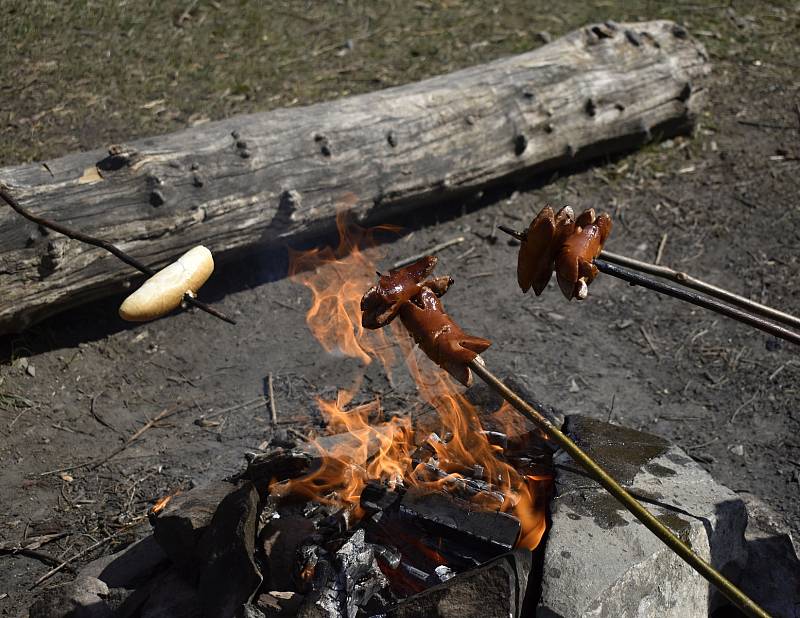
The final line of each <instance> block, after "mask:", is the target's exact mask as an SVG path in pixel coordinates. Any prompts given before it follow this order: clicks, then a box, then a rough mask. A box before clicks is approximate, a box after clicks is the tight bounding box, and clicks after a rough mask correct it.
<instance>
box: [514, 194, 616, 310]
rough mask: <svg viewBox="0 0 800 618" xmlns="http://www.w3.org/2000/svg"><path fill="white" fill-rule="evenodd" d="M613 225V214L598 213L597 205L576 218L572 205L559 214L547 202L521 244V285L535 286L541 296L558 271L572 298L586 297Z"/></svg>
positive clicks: (560, 283) (560, 282)
mask: <svg viewBox="0 0 800 618" xmlns="http://www.w3.org/2000/svg"><path fill="white" fill-rule="evenodd" d="M611 227H612V224H611V218H610V217H609V216H608V215H607V214H605V213H603V214H601V215H599V216H596V215H595V212H594V208H589V209H587V210H584V211H583V212H582V213H581V214H580V216H578V218H577V219H576V218H575V213H574V212H573V211H572V208H570V207H569V206H565V207H564V208H562V209H561V210H559V211H558V213H557V214H555V213H554V212H553V209H552V208H550V206H545V207H544V208H543V209H542V210H541V212H540V213H539V214H538V215H536V218H534V220H533V221H532V222H531V224H530V226H529V227H528V231H527V233H526V234H525V238H524V239H523V240H522V245H521V246H520V248H519V255H518V257H517V282H518V283H519V287H520V288H522V291H523V292H527V291H528V290H529V289H531V288H533V291H534V293H535V294H536V295H537V296H539V295H540V294H541V293H542V292H543V291H544V289H545V288H546V287H547V284H548V282H549V281H550V277H551V276H552V274H553V272H554V271H555V273H556V279H557V280H558V287H559V288H560V289H561V292H562V293H563V294H564V296H565V297H566V298H567V299H568V300H571V299H573V298H577V299H578V300H583V299H585V298H586V296H587V295H588V293H589V287H588V286H589V284H590V283H591V282H592V281H593V280H594V278H595V277H596V276H597V272H598V271H597V267H596V266H595V265H594V259H595V258H596V257H597V256H598V255H600V252H601V251H602V250H603V245H604V244H605V242H606V240H607V239H608V236H609V234H610V233H611Z"/></svg>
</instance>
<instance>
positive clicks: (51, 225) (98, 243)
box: [0, 183, 236, 324]
mask: <svg viewBox="0 0 800 618" xmlns="http://www.w3.org/2000/svg"><path fill="white" fill-rule="evenodd" d="M0 198H2V200H3V201H4V202H5V203H6V204H8V205H9V206H10V207H11V208H13V209H14V210H15V211H16V212H17V213H19V214H20V215H22V216H23V217H25V218H26V219H28V220H29V221H33V222H34V223H36V224H37V225H41V226H42V227H46V228H48V229H51V230H53V231H56V232H58V233H59V234H63V235H64V236H66V237H67V238H72V239H73V240H77V241H80V242H82V243H86V244H87V245H92V246H95V247H100V248H101V249H105V250H106V251H108V252H109V253H110V254H111V255H113V256H114V257H116V258H118V259H120V260H122V261H123V262H125V263H126V264H127V265H128V266H133V267H134V268H135V269H136V270H138V271H139V272H141V273H143V274H145V275H147V276H148V277H152V276H153V275H155V274H156V271H155V270H153V269H152V268H150V267H149V266H146V265H145V264H142V263H141V262H140V261H139V260H137V259H136V258H135V257H133V256H132V255H128V254H127V253H125V252H124V251H123V250H122V249H120V248H119V247H117V246H116V245H113V244H111V243H110V242H108V241H105V240H103V239H102V238H95V237H94V236H89V235H88V234H84V233H83V232H79V231H77V230H73V229H72V228H69V227H67V226H65V225H62V224H61V223H56V222H55V221H50V220H49V219H45V218H44V217H39V216H37V215H35V214H33V213H32V212H30V211H28V210H27V209H25V208H23V207H22V205H21V204H20V203H19V202H18V201H17V200H16V199H15V198H14V196H13V195H11V194H10V193H9V192H8V189H7V188H6V186H5V185H3V184H2V183H0ZM183 302H184V303H186V304H187V305H192V306H193V307H197V308H198V309H200V310H201V311H205V312H206V313H208V314H209V315H213V316H214V317H215V318H219V319H220V320H223V321H224V322H227V323H228V324H236V321H235V320H233V318H229V317H228V316H227V315H225V314H224V313H222V312H221V311H218V310H217V309H214V308H213V307H211V306H210V305H207V304H206V303H204V302H201V301H199V300H197V299H196V298H193V297H192V296H191V295H189V294H184V296H183Z"/></svg>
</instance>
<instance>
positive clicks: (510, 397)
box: [469, 358, 769, 618]
mask: <svg viewBox="0 0 800 618" xmlns="http://www.w3.org/2000/svg"><path fill="white" fill-rule="evenodd" d="M469 367H470V369H472V371H474V372H475V373H476V374H477V375H478V377H480V378H481V379H482V380H483V381H484V382H486V384H488V385H489V386H490V387H492V388H493V389H494V390H496V391H497V392H498V393H499V394H500V395H501V396H502V397H503V399H505V400H506V401H508V403H510V404H511V405H512V406H513V407H514V408H515V409H516V410H517V411H518V412H519V413H520V414H522V415H523V416H524V417H525V418H527V419H528V420H530V421H531V422H532V423H534V424H535V425H536V426H538V427H539V428H540V429H542V431H544V432H545V433H547V435H548V436H550V438H552V439H553V441H555V442H556V443H558V445H559V446H560V447H561V448H562V449H564V450H565V451H566V452H567V453H568V454H569V455H570V457H572V459H573V460H575V461H576V462H577V463H579V464H580V465H581V466H583V468H584V469H585V470H586V471H587V472H588V473H589V474H590V475H592V476H593V477H594V478H595V479H596V480H597V482H599V483H600V485H602V486H603V487H604V488H605V489H606V490H608V492H609V493H610V494H611V495H612V496H614V497H615V498H616V499H617V500H619V501H620V502H621V503H622V505H623V506H624V507H625V508H626V509H628V511H630V512H631V513H632V514H633V515H634V517H636V519H638V520H639V521H640V522H642V523H643V524H644V525H645V526H646V527H647V529H648V530H650V532H652V533H653V534H655V535H656V536H657V537H658V538H659V539H661V540H662V541H663V542H664V543H665V544H666V545H667V547H669V548H670V549H671V550H672V551H674V552H675V553H676V554H678V555H679V556H680V557H681V558H683V560H684V561H686V563H688V564H689V566H691V567H692V568H693V569H694V570H695V571H697V572H698V573H700V575H702V576H703V577H704V578H705V579H707V580H708V581H709V582H711V583H712V584H713V585H714V586H716V587H717V589H718V590H719V591H720V592H722V594H724V595H725V596H726V597H727V598H728V599H729V600H730V601H731V602H732V603H733V604H734V605H736V606H737V607H738V608H739V609H741V610H742V611H743V612H744V613H745V614H746V615H748V616H753V617H755V618H769V614H768V613H767V612H765V611H764V610H763V609H761V608H760V607H759V606H758V605H757V604H756V603H755V602H754V601H753V600H752V599H750V598H749V597H748V596H747V595H746V594H744V592H742V591H741V590H739V588H737V587H736V586H735V585H733V583H731V582H730V581H729V580H728V579H727V578H726V577H725V576H723V575H722V574H721V573H720V572H719V571H717V570H716V569H715V568H714V567H712V566H711V565H710V564H708V562H706V561H705V560H703V559H702V558H700V556H698V555H697V554H695V553H694V552H693V551H692V550H691V549H690V548H689V546H688V545H686V544H685V543H684V542H683V541H681V540H680V539H679V538H678V537H677V536H675V534H673V532H672V531H671V530H670V529H669V528H667V527H666V526H665V525H664V524H662V523H661V522H660V521H659V520H658V519H657V518H656V517H655V516H653V514H652V513H650V511H648V510H647V509H646V508H644V507H643V506H642V505H641V504H640V503H639V502H638V501H637V500H636V499H635V498H634V497H633V496H631V494H629V493H628V492H627V491H626V490H625V489H624V488H623V487H622V486H621V485H620V484H619V483H617V481H615V480H614V479H613V478H612V477H611V475H609V474H608V472H606V471H605V470H604V469H603V468H602V467H601V466H600V465H599V464H598V463H597V462H595V460H594V459H592V458H591V457H590V456H589V455H587V454H586V453H585V452H584V451H583V450H581V448H580V447H579V446H578V445H577V444H575V443H574V442H573V441H572V440H571V439H570V438H569V437H568V436H567V435H566V434H564V433H563V432H562V431H561V430H560V429H559V428H558V427H556V426H555V425H553V423H551V422H550V421H548V420H547V419H546V418H545V417H544V416H542V415H541V414H539V412H537V411H536V410H535V409H534V408H533V407H532V406H531V405H530V404H528V403H527V402H526V401H525V400H523V399H522V398H521V397H519V395H517V394H516V393H515V392H514V391H512V390H511V389H510V388H508V387H507V386H506V385H505V384H504V383H503V382H502V381H501V380H500V379H498V378H497V377H496V376H495V375H494V374H493V373H492V372H491V371H489V370H488V369H487V368H486V367H485V366H484V364H483V362H482V360H481V359H480V358H476V359H475V360H473V361H471V362H470V363H469Z"/></svg>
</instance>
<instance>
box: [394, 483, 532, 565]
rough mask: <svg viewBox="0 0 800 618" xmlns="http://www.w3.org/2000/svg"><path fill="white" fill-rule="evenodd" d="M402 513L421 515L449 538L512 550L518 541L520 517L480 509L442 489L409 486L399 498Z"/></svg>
mask: <svg viewBox="0 0 800 618" xmlns="http://www.w3.org/2000/svg"><path fill="white" fill-rule="evenodd" d="M400 513H401V515H402V516H404V517H408V518H410V519H418V520H421V521H422V522H423V524H427V525H428V527H433V528H435V529H437V531H439V532H441V533H442V534H443V535H446V536H447V537H449V538H460V539H462V540H463V541H464V542H467V543H468V542H476V541H477V542H480V543H483V544H489V545H491V546H494V547H496V548H498V549H499V550H502V551H509V550H511V549H512V548H513V547H514V544H515V543H516V542H517V538H518V537H519V532H520V522H519V520H518V519H517V518H516V517H514V516H513V515H511V514H509V513H503V512H501V511H486V510H478V509H476V508H475V507H474V506H473V505H472V504H470V503H469V502H466V501H464V500H459V499H458V498H454V497H451V496H449V495H447V494H444V493H442V492H424V491H420V490H418V489H414V488H412V489H409V490H408V491H407V492H406V494H405V496H403V499H402V500H401V502H400Z"/></svg>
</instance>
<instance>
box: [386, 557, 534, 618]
mask: <svg viewBox="0 0 800 618" xmlns="http://www.w3.org/2000/svg"><path fill="white" fill-rule="evenodd" d="M530 571H531V552H529V551H528V550H517V551H515V552H512V553H509V554H506V555H504V556H502V557H501V558H498V559H497V560H494V561H492V562H490V563H488V564H486V565H484V566H482V567H479V568H477V569H472V570H470V571H467V572H465V573H461V574H459V575H456V576H454V577H451V578H450V579H448V580H447V581H445V582H444V583H442V584H439V585H438V586H434V587H432V588H429V589H428V590H426V591H424V592H421V593H420V594H417V595H414V596H412V597H409V598H407V599H405V600H404V601H402V602H400V603H398V604H397V605H395V606H393V607H391V608H389V609H388V610H387V611H386V613H385V615H386V617H387V618H416V617H418V616H425V617H426V618H466V617H467V616H481V617H482V618H509V617H511V618H522V616H524V615H526V613H527V612H526V611H525V610H527V607H526V605H525V602H524V601H525V596H526V592H527V585H528V575H529V574H530Z"/></svg>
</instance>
